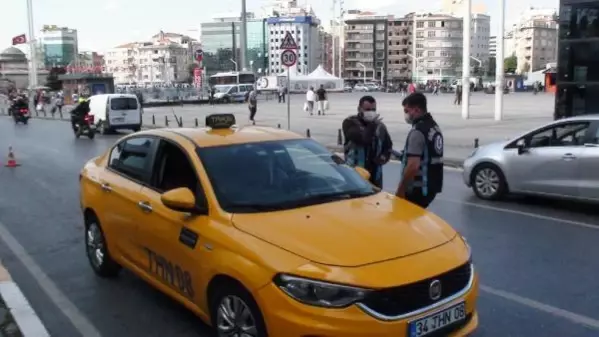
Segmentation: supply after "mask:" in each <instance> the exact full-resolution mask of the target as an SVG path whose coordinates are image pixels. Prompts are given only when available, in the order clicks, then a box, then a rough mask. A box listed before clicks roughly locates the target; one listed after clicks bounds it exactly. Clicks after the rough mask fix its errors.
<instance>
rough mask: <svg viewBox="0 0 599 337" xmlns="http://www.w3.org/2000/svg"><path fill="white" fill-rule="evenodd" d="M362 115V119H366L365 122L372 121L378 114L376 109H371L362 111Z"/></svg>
mask: <svg viewBox="0 0 599 337" xmlns="http://www.w3.org/2000/svg"><path fill="white" fill-rule="evenodd" d="M362 115H363V116H364V117H363V118H364V120H365V121H367V122H372V121H373V120H375V119H376V117H377V116H378V114H377V113H376V111H372V110H369V111H364V112H362Z"/></svg>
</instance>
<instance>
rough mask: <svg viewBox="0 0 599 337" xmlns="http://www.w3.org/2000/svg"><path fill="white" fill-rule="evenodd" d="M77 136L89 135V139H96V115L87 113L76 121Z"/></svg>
mask: <svg viewBox="0 0 599 337" xmlns="http://www.w3.org/2000/svg"><path fill="white" fill-rule="evenodd" d="M73 131H74V132H75V138H79V137H81V136H82V135H87V137H88V138H89V139H94V137H95V136H96V125H95V124H94V115H90V114H85V115H84V116H83V118H82V119H81V120H80V121H79V122H77V123H75V129H74V130H73Z"/></svg>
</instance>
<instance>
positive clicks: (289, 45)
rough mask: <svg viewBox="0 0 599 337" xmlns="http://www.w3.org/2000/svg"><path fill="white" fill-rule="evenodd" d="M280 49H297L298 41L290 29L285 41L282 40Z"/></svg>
mask: <svg viewBox="0 0 599 337" xmlns="http://www.w3.org/2000/svg"><path fill="white" fill-rule="evenodd" d="M279 49H297V43H295V39H294V38H293V35H291V32H290V31H287V33H286V34H285V37H284V38H283V41H281V47H280V48H279Z"/></svg>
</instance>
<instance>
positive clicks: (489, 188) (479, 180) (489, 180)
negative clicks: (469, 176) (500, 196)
mask: <svg viewBox="0 0 599 337" xmlns="http://www.w3.org/2000/svg"><path fill="white" fill-rule="evenodd" d="M474 184H475V186H476V190H477V191H478V192H479V193H480V194H481V195H483V196H485V197H492V196H493V195H495V194H497V191H498V190H499V175H498V174H497V172H495V170H493V169H490V168H485V169H482V170H480V171H478V173H477V174H476V177H475V179H474Z"/></svg>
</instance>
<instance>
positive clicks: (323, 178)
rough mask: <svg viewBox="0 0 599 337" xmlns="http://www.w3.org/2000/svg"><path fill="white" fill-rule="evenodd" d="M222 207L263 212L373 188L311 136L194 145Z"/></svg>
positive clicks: (358, 194)
mask: <svg viewBox="0 0 599 337" xmlns="http://www.w3.org/2000/svg"><path fill="white" fill-rule="evenodd" d="M198 155H199V157H200V159H201V161H202V163H203V165H204V168H205V170H206V173H207V174H208V177H209V179H210V183H211V184H212V187H213V188H214V191H215V193H216V197H217V199H218V201H219V204H220V205H221V207H222V208H223V209H224V210H225V211H227V212H231V213H255V212H268V211H277V210H285V209H292V208H298V207H305V206H310V205H315V204H322V203H328V202H334V201H338V200H345V199H351V198H360V197H365V196H368V195H372V194H374V193H377V190H376V189H375V188H374V187H373V186H372V185H371V184H370V183H369V182H367V181H365V180H364V179H363V178H362V177H361V176H360V175H359V174H358V173H357V172H356V171H355V170H354V169H352V168H351V167H349V166H347V165H343V164H337V163H336V162H335V160H334V158H333V155H332V154H331V153H330V152H329V151H328V150H327V149H326V148H325V147H323V146H322V145H320V144H318V143H317V142H315V141H313V140H310V139H300V140H284V141H269V142H259V143H248V144H236V145H226V146H217V147H208V148H200V149H198Z"/></svg>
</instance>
